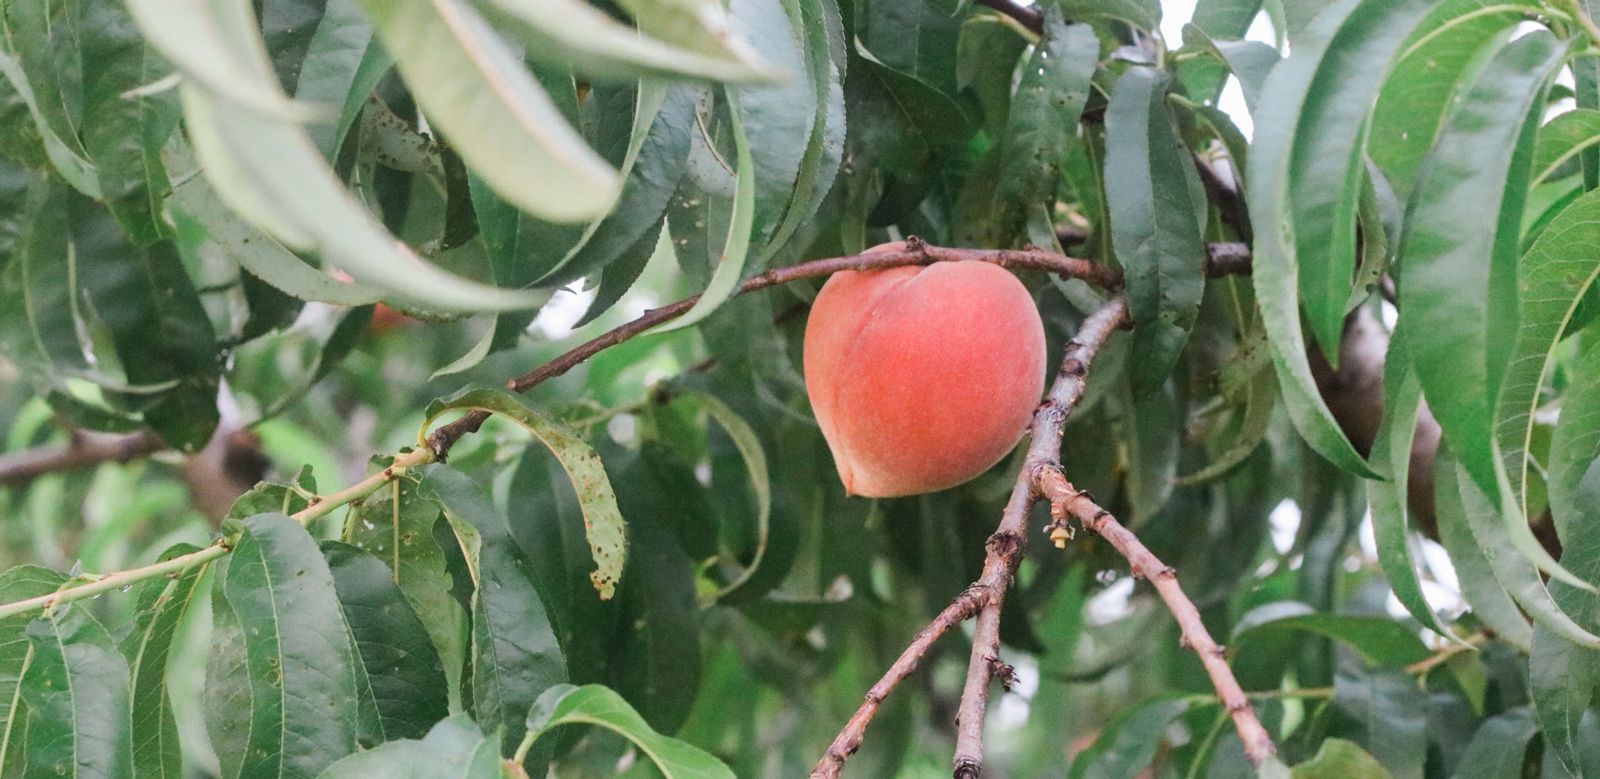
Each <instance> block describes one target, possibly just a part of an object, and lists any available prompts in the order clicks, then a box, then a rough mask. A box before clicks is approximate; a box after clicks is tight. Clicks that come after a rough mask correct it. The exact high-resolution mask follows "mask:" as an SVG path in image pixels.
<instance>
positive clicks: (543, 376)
mask: <svg viewBox="0 0 1600 779" xmlns="http://www.w3.org/2000/svg"><path fill="white" fill-rule="evenodd" d="M1206 250H1207V257H1206V259H1205V260H1204V262H1205V270H1206V275H1208V276H1227V275H1234V274H1242V273H1249V272H1250V247H1248V246H1246V245H1244V244H1242V243H1219V244H1213V245H1209V246H1207V247H1206ZM958 261H973V262H988V263H993V264H995V265H999V266H1000V267H1002V268H1009V269H1012V270H1036V271H1045V272H1047V273H1055V274H1057V275H1060V276H1065V277H1068V278H1076V279H1083V280H1084V281H1087V282H1089V283H1091V284H1094V285H1095V286H1098V287H1101V288H1103V289H1109V290H1116V289H1120V288H1121V287H1122V274H1121V273H1120V272H1118V271H1117V270H1116V269H1115V268H1112V267H1109V266H1106V265H1101V264H1099V263H1096V262H1094V261H1093V260H1084V259H1078V258H1075V257H1066V256H1063V255H1060V254H1056V253H1055V252H1051V251H1045V250H1043V249H953V248H947V247H942V246H934V245H932V244H929V243H926V242H924V241H922V240H920V239H918V238H916V237H915V236H913V237H911V238H908V239H907V240H906V248H905V249H904V250H903V251H898V252H874V253H871V254H852V255H847V256H844V257H829V258H827V259H823V260H812V261H811V262H804V263H800V264H799V265H790V266H788V267H784V268H775V269H773V270H769V271H767V272H766V273H762V274H759V275H756V276H751V277H750V278H749V279H748V280H746V281H745V282H744V284H743V285H741V286H740V287H739V293H740V294H744V293H746V292H754V291H756V290H760V289H766V288H767V287H773V286H778V285H780V284H788V283H790V282H793V281H799V280H801V279H809V278H817V277H819V276H829V275H832V274H834V273H837V272H839V271H846V270H877V269H882V268H894V267H899V266H903V265H931V264H933V263H935V262H958ZM699 299H700V298H699V296H698V295H696V296H694V297H690V298H685V299H683V300H680V301H678V302H676V303H671V304H668V305H665V306H662V307H661V308H657V309H651V310H650V311H646V312H645V313H644V315H643V316H640V317H639V318H638V319H635V320H633V321H631V322H628V323H626V324H623V325H621V326H618V327H616V328H615V329H612V330H608V331H606V332H605V333H602V334H600V335H599V336H596V337H595V338H593V339H591V340H589V341H586V342H584V343H582V344H580V345H578V346H577V347H575V348H573V349H572V350H571V351H569V352H567V353H565V354H563V355H561V356H559V357H556V358H555V359H553V360H551V361H549V362H547V363H545V364H544V365H541V366H539V367H538V368H536V369H534V370H532V371H529V372H528V373H526V374H523V375H522V376H519V377H517V378H515V379H512V380H511V381H509V382H506V386H507V387H509V388H511V389H512V390H514V391H517V392H527V391H528V390H529V389H531V388H533V387H535V386H538V385H539V384H542V383H543V382H546V381H549V380H550V379H553V378H555V377H557V376H560V375H562V374H564V373H566V372H567V371H570V370H572V369H573V368H574V367H577V366H578V365H580V364H582V363H583V362H584V361H585V360H588V359H589V358H590V357H593V356H594V355H596V354H599V353H600V352H602V351H604V350H606V349H609V348H610V347H613V346H616V345H617V344H620V343H622V342H623V341H626V340H628V339H630V338H633V337H635V336H638V335H642V334H644V333H646V332H648V331H649V330H650V329H651V328H654V327H655V326H657V325H659V324H661V323H663V322H668V321H671V320H673V319H676V318H678V317H679V316H682V315H683V314H684V313H685V312H687V311H688V310H689V309H691V308H693V307H694V304H695V303H696V302H697V301H699ZM480 422H481V420H480Z"/></svg>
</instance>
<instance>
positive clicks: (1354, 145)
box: [1258, 0, 1433, 364]
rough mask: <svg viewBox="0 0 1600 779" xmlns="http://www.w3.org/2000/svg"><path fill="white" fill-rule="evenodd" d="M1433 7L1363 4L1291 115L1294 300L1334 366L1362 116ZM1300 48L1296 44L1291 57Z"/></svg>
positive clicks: (1409, 0) (1346, 285)
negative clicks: (1296, 285) (1407, 40)
mask: <svg viewBox="0 0 1600 779" xmlns="http://www.w3.org/2000/svg"><path fill="white" fill-rule="evenodd" d="M1432 4H1433V3H1432V1H1431V0H1375V1H1374V0H1368V1H1367V2H1363V3H1362V4H1361V5H1360V6H1359V7H1358V8H1356V9H1355V10H1354V11H1352V12H1351V14H1350V16H1349V17H1348V19H1347V20H1346V22H1345V24H1344V25H1343V26H1342V27H1341V28H1340V29H1339V31H1338V32H1337V33H1335V34H1334V37H1333V39H1332V40H1331V41H1330V42H1329V44H1328V47H1327V49H1326V51H1325V52H1324V53H1323V55H1322V61H1321V63H1320V64H1319V67H1318V74H1317V76H1316V77H1315V78H1314V79H1313V80H1312V82H1311V84H1310V86H1309V90H1308V91H1307V93H1306V98H1305V103H1304V104H1303V105H1302V106H1301V107H1300V108H1299V110H1298V111H1297V112H1296V114H1295V115H1294V121H1295V123H1296V128H1295V136H1294V146H1293V150H1292V151H1291V152H1290V160H1289V173H1288V195H1289V203H1290V208H1291V213H1292V219H1293V227H1292V230H1293V234H1294V242H1295V249H1294V251H1295V262H1296V263H1297V265H1298V268H1299V272H1300V276H1299V288H1300V300H1301V302H1302V303H1303V304H1304V305H1305V310H1306V320H1307V325H1308V327H1309V329H1310V330H1311V333H1312V335H1313V336H1314V337H1315V338H1316V340H1317V343H1318V344H1320V345H1321V347H1322V352H1323V354H1324V355H1326V356H1327V357H1328V361H1329V362H1330V363H1333V364H1337V362H1338V359H1339V338H1340V335H1341V334H1342V333H1343V332H1344V316H1345V313H1346V310H1347V309H1346V306H1345V301H1347V300H1348V299H1349V298H1350V278H1351V276H1352V275H1353V273H1354V271H1355V264H1356V203H1357V200H1358V199H1359V198H1360V195H1361V182H1362V177H1363V176H1364V175H1365V173H1366V163H1365V157H1364V156H1363V152H1362V148H1363V147H1364V146H1365V140H1366V130H1367V121H1368V116H1369V115H1370V114H1371V112H1372V109H1373V106H1374V104H1375V103H1376V102H1377V100H1378V90H1379V88H1380V87H1381V86H1382V85H1383V79H1384V76H1385V75H1387V74H1388V72H1389V66H1390V63H1391V61H1392V60H1393V59H1394V58H1395V55H1396V54H1397V53H1398V52H1399V50H1400V46H1401V44H1402V43H1403V42H1404V41H1405V38H1406V35H1407V33H1409V32H1410V31H1411V30H1412V28H1414V27H1415V26H1416V25H1417V23H1418V21H1420V20H1421V18H1422V16H1423V14H1424V13H1426V12H1427V10H1428V8H1429V7H1430V6H1431V5H1432ZM1299 46H1300V43H1299V42H1298V41H1296V43H1295V47H1296V52H1295V53H1296V54H1298V53H1299V51H1298V49H1299ZM1262 121H1266V116H1265V115H1264V116H1263V117H1262ZM1258 224H1271V223H1270V222H1268V223H1260V222H1259V221H1258ZM1259 229H1260V228H1259V227H1258V230H1259Z"/></svg>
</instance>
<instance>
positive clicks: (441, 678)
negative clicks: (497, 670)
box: [321, 541, 450, 745]
mask: <svg viewBox="0 0 1600 779" xmlns="http://www.w3.org/2000/svg"><path fill="white" fill-rule="evenodd" d="M321 546H322V554H323V557H324V558H326V559H327V561H328V569H329V571H330V572H331V573H332V574H333V584H334V587H335V589H336V591H337V593H338V596H339V606H340V609H341V611H342V612H343V613H344V619H345V621H346V622H347V623H348V624H349V625H350V633H351V636H352V637H353V639H354V641H355V648H356V657H357V659H358V660H359V661H360V662H359V664H358V665H357V666H356V681H357V687H358V688H359V689H360V690H362V694H363V695H369V694H370V695H371V696H372V700H373V703H374V704H375V705H376V709H377V711H376V714H377V723H376V724H377V725H378V730H377V732H376V733H372V734H369V735H371V736H375V737H376V740H375V741H373V742H372V744H371V745H376V744H380V743H383V742H385V741H394V740H397V739H403V738H418V737H421V736H422V735H424V734H426V733H427V732H428V728H429V727H430V726H432V725H433V723H435V722H438V721H439V720H441V719H444V718H445V717H446V716H448V715H449V713H450V712H449V689H448V687H447V682H446V680H445V673H444V666H443V664H442V663H441V662H440V660H439V653H438V652H437V651H435V650H434V648H433V643H432V641H431V639H430V638H429V636H428V631H427V628H425V627H424V626H423V624H422V620H420V619H418V618H417V614H416V612H415V611H414V610H412V608H411V604H410V603H409V602H408V601H407V600H406V596H405V593H403V592H402V591H401V590H400V586H399V585H398V584H396V583H395V578H396V577H395V575H394V573H393V572H391V571H390V570H389V568H388V566H386V565H384V564H383V561H381V560H379V559H378V558H376V557H374V556H372V555H370V554H367V553H366V552H363V551H361V550H360V549H357V548H356V547H353V546H349V545H347V544H342V543H339V542H337V541H324V542H322V545H321Z"/></svg>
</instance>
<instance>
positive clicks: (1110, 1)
mask: <svg viewBox="0 0 1600 779" xmlns="http://www.w3.org/2000/svg"><path fill="white" fill-rule="evenodd" d="M1054 5H1056V6H1058V7H1060V8H1061V12H1062V13H1064V14H1066V16H1067V18H1069V19H1119V20H1121V21H1124V22H1128V23H1129V24H1132V25H1134V26H1136V27H1139V28H1141V29H1145V30H1149V31H1151V32H1155V31H1157V30H1159V29H1160V26H1161V3H1160V2H1159V0H1054Z"/></svg>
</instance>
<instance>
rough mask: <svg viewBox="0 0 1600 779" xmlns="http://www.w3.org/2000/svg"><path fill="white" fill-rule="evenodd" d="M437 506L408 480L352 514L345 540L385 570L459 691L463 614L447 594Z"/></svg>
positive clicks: (416, 483) (412, 478)
mask: <svg viewBox="0 0 1600 779" xmlns="http://www.w3.org/2000/svg"><path fill="white" fill-rule="evenodd" d="M438 522H439V504H438V503H437V502H435V501H433V500H431V499H429V498H428V497H426V496H425V495H423V494H422V490H421V485H420V483H419V481H418V479H417V478H416V477H415V476H414V475H412V474H406V475H404V476H402V477H401V478H399V479H396V480H395V481H394V482H392V483H391V484H390V485H389V486H388V487H386V488H384V489H381V490H379V491H378V492H377V493H375V494H373V495H372V496H371V497H369V498H367V500H365V501H363V502H362V503H361V505H360V506H359V507H357V509H356V510H355V511H354V512H352V513H351V514H350V518H349V521H347V522H346V523H345V527H344V534H343V540H344V542H345V543H348V544H351V545H353V546H355V547H356V548H358V549H361V550H362V551H365V552H367V553H369V554H371V555H372V556H373V557H376V558H378V559H379V560H381V561H383V563H384V565H386V566H388V567H389V570H390V576H391V577H392V579H393V581H394V583H395V585H396V586H397V587H399V589H400V592H401V593H402V594H404V595H405V599H406V601H407V602H408V603H409V604H410V605H411V608H412V609H413V611H414V613H415V614H416V617H417V618H418V619H419V620H420V621H421V622H422V625H423V627H424V629H425V630H426V631H427V634H428V636H429V637H430V638H431V639H432V641H433V646H434V649H435V651H436V652H437V654H438V656H439V660H440V663H441V664H442V666H443V668H444V674H445V679H446V680H447V684H448V689H452V690H453V689H457V688H458V686H459V684H460V681H461V674H462V669H463V666H464V665H465V663H466V658H467V646H466V642H467V638H466V630H467V628H466V626H467V613H466V611H465V610H464V609H463V608H462V607H461V603H460V602H459V601H457V600H456V598H455V597H454V596H453V595H452V594H451V592H450V590H451V587H452V584H453V582H452V579H451V576H450V571H449V568H448V563H447V561H446V558H445V553H444V550H443V549H442V548H441V547H440V546H439V542H438V541H437V540H436V539H435V537H434V526H435V525H437V524H438Z"/></svg>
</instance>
